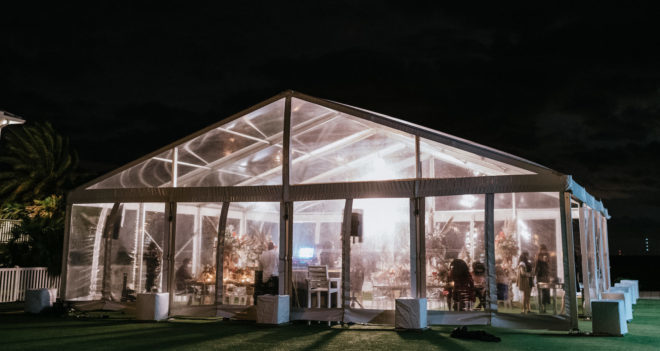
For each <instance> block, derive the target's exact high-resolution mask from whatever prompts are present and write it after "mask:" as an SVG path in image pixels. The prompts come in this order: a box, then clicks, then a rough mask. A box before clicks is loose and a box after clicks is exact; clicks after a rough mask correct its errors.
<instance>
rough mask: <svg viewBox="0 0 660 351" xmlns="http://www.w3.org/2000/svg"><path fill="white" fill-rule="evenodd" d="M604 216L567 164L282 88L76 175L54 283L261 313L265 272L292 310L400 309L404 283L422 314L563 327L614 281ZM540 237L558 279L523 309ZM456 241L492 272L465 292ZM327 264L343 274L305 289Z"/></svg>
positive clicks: (82, 298) (341, 314)
mask: <svg viewBox="0 0 660 351" xmlns="http://www.w3.org/2000/svg"><path fill="white" fill-rule="evenodd" d="M608 218H609V215H608V212H607V209H605V208H604V207H603V204H602V203H601V202H600V201H597V200H596V199H595V198H594V197H593V196H591V195H589V194H588V193H587V192H586V191H585V189H584V188H582V187H581V186H580V185H578V184H577V183H576V182H575V181H574V180H573V179H572V177H571V176H570V175H564V174H560V173H558V172H555V171H553V170H551V169H548V168H546V167H544V166H541V165H539V164H536V163H533V162H530V161H527V160H525V159H522V158H520V157H516V156H513V155H510V154H507V153H504V152H501V151H498V150H495V149H492V148H489V147H486V146H483V145H479V144H476V143H473V142H470V141H468V140H464V139H461V138H457V137H454V136H451V135H448V134H445V133H441V132H438V131H435V130H432V129H429V128H425V127H422V126H418V125H414V124H412V123H408V122H406V121H402V120H399V119H395V118H392V117H389V116H385V115H382V114H379V113H375V112H371V111H367V110H364V109H360V108H356V107H352V106H348V105H345V104H341V103H337V102H333V101H329V100H324V99H319V98H315V97H311V96H307V95H304V94H301V93H298V92H294V91H286V92H283V93H281V94H279V95H276V96H274V97H272V98H270V99H268V100H266V101H263V102H261V103H259V104H257V105H255V106H253V107H250V108H248V109H246V110H244V111H242V112H240V113H238V114H235V115H233V116H231V117H229V118H227V119H225V120H223V121H221V122H218V123H216V124H214V125H212V126H210V127H208V128H206V129H204V130H201V131H199V132H197V133H195V134H193V135H190V136H188V137H185V138H183V139H181V140H179V141H177V142H175V143H173V144H172V145H169V146H166V147H164V148H162V149H160V150H158V151H155V152H153V153H151V154H149V155H147V156H145V157H143V158H141V159H139V160H136V161H134V162H132V163H130V164H128V165H126V166H124V167H122V168H120V169H117V170H115V171H113V172H111V173H109V174H107V175H105V176H102V177H100V178H98V179H96V180H94V181H92V182H90V183H88V184H85V185H83V186H81V187H79V188H78V189H76V190H74V191H73V192H71V193H70V194H69V196H68V199H67V223H66V238H65V245H64V259H63V274H62V285H61V289H62V292H63V296H64V299H65V300H66V301H72V302H74V303H81V304H83V303H90V302H93V301H105V302H108V303H114V304H130V302H131V301H132V300H133V299H134V297H135V295H136V294H137V293H143V292H149V291H152V292H153V291H159V292H170V294H169V296H170V315H187V316H224V317H232V318H239V319H254V318H255V306H254V303H255V297H256V296H257V295H259V294H261V293H264V291H266V290H264V289H266V287H267V286H269V284H270V286H271V288H272V289H274V290H275V291H276V292H277V293H279V294H281V295H289V297H290V302H291V307H290V312H291V313H290V315H291V319H292V320H327V321H344V322H357V323H393V320H394V302H395V299H396V298H398V297H416V298H426V299H427V303H428V319H429V323H430V324H492V325H495V326H504V327H516V328H543V329H554V330H570V329H573V328H577V321H578V319H577V316H578V313H580V314H587V315H588V314H589V313H590V311H589V306H590V303H589V301H590V300H591V299H596V298H598V297H599V294H600V293H601V292H602V291H604V290H606V289H607V288H608V287H609V286H610V284H611V282H610V276H609V260H608V256H609V254H608V244H607V243H608V241H607V219H608ZM578 245H579V248H578ZM541 247H543V249H544V250H546V252H547V253H548V256H549V257H550V260H549V265H548V267H549V274H548V275H549V276H550V277H551V279H549V280H546V281H544V282H538V281H537V282H535V283H534V287H533V288H532V290H531V301H532V302H531V307H532V310H536V311H538V310H539V307H540V303H539V301H540V299H541V297H542V296H541V295H543V294H546V292H549V295H550V300H551V302H550V303H549V304H548V305H547V310H546V311H545V313H531V314H521V313H520V309H519V308H520V304H521V299H522V297H521V296H520V293H519V291H518V289H517V281H516V279H515V276H512V274H511V272H514V271H515V268H516V267H517V265H518V260H519V256H520V255H521V253H522V252H528V253H529V257H530V259H531V260H532V262H534V260H535V257H536V256H537V254H538V253H539V251H540V250H541ZM271 252H272V253H274V255H273V254H271ZM269 255H270V256H269ZM266 257H274V259H272V260H271V265H270V266H267V264H264V261H267V260H266ZM580 257H581V262H576V258H580ZM459 259H460V260H462V261H464V262H465V263H467V265H468V266H469V267H470V271H472V270H473V268H474V267H479V265H481V267H484V268H485V276H486V279H485V281H486V286H485V289H483V290H482V293H481V295H478V297H477V298H475V299H474V305H470V306H462V308H455V307H456V304H455V302H456V301H452V299H451V298H450V297H451V295H452V294H451V292H452V289H453V288H454V285H453V282H452V281H451V278H450V277H449V276H448V275H449V274H448V273H449V271H450V270H451V264H452V262H454V261H455V260H459ZM273 264H274V266H276V268H274V269H273ZM317 266H320V267H322V268H324V270H325V272H324V273H325V274H327V276H328V277H329V281H330V282H331V286H332V287H334V288H336V289H337V290H338V292H335V293H330V294H328V293H326V292H324V293H322V294H312V293H311V292H312V290H311V289H312V288H313V287H312V286H311V285H310V283H309V282H308V277H309V274H310V273H309V272H310V267H317ZM266 267H268V268H266ZM475 271H476V270H475ZM274 276H277V279H273V277H274ZM475 281H476V280H475ZM273 282H276V285H275V286H274V287H273V286H272V285H273ZM498 290H506V291H507V292H508V293H507V294H506V295H509V296H507V297H502V296H498V295H499V294H500V292H498ZM541 290H543V294H541ZM328 295H330V296H328ZM337 295H339V296H337ZM498 297H499V299H500V300H504V301H498ZM543 298H545V296H543ZM477 301H479V305H477ZM545 302H547V301H545ZM545 302H544V306H545ZM321 306H323V307H321Z"/></svg>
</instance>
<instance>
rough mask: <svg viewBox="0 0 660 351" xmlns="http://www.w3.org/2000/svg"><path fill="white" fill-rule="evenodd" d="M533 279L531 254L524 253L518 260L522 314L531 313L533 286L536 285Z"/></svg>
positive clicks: (518, 281)
mask: <svg viewBox="0 0 660 351" xmlns="http://www.w3.org/2000/svg"><path fill="white" fill-rule="evenodd" d="M533 279H534V278H533V277H532V263H531V262H530V261H529V253H528V252H527V251H523V253H522V255H520V258H519V259H518V279H517V283H518V289H519V290H520V294H521V295H522V297H523V300H522V313H529V310H530V307H529V305H530V294H531V292H532V286H533V285H534V282H533Z"/></svg>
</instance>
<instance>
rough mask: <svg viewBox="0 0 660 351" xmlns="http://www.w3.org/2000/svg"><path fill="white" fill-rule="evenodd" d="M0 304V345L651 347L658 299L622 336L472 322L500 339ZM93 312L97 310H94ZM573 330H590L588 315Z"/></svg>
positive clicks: (659, 312)
mask: <svg viewBox="0 0 660 351" xmlns="http://www.w3.org/2000/svg"><path fill="white" fill-rule="evenodd" d="M13 310H14V311H12V308H8V307H7V306H4V308H0V349H2V350H22V349H31V350H114V349H126V350H141V351H144V350H165V349H188V350H212V349H219V350H223V349H230V350H265V349H268V350H314V349H327V350H418V349H421V350H475V349H477V350H479V349H481V350H488V351H492V350H562V351H564V350H565V351H568V350H627V351H633V350H658V349H660V300H639V301H638V303H637V305H635V319H634V320H633V322H632V323H630V324H628V328H629V334H628V335H626V336H624V337H592V336H569V335H568V333H556V332H543V331H530V330H510V329H500V328H492V327H473V328H472V329H473V330H486V331H487V332H489V333H492V334H495V335H497V336H499V337H501V338H502V342H500V343H492V342H482V341H476V340H458V339H453V338H451V337H449V334H450V332H451V330H452V327H432V328H431V329H430V330H427V331H424V332H396V331H394V330H392V328H389V327H365V326H353V327H351V328H348V329H344V328H341V327H340V326H333V327H332V328H330V327H328V326H327V325H326V324H312V325H311V326H308V325H307V323H294V324H291V325H287V326H281V327H266V326H258V325H256V324H254V323H249V322H237V321H218V320H187V319H177V320H172V321H169V322H160V323H144V322H136V321H132V320H127V319H121V318H120V316H112V317H111V318H107V319H103V318H84V319H83V318H72V317H55V316H30V315H25V314H23V313H22V312H18V311H15V308H14V309H13ZM97 317H100V315H99V314H97ZM580 329H582V330H585V331H590V330H591V323H590V322H580Z"/></svg>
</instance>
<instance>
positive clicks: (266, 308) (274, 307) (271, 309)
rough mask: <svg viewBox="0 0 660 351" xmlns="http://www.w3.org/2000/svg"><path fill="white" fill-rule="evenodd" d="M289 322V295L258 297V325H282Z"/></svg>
mask: <svg viewBox="0 0 660 351" xmlns="http://www.w3.org/2000/svg"><path fill="white" fill-rule="evenodd" d="M288 322H289V295H259V296H257V323H259V324H282V323H288Z"/></svg>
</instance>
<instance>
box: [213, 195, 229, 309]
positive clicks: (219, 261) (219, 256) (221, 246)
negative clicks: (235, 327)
mask: <svg viewBox="0 0 660 351" xmlns="http://www.w3.org/2000/svg"><path fill="white" fill-rule="evenodd" d="M228 213H229V202H223V203H222V209H221V210H220V222H219V223H218V246H217V247H216V251H215V272H216V273H215V304H216V306H217V305H222V301H223V300H222V299H223V297H224V286H223V279H224V269H225V267H224V258H225V256H224V255H225V232H226V231H227V229H226V228H227V214H228Z"/></svg>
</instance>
